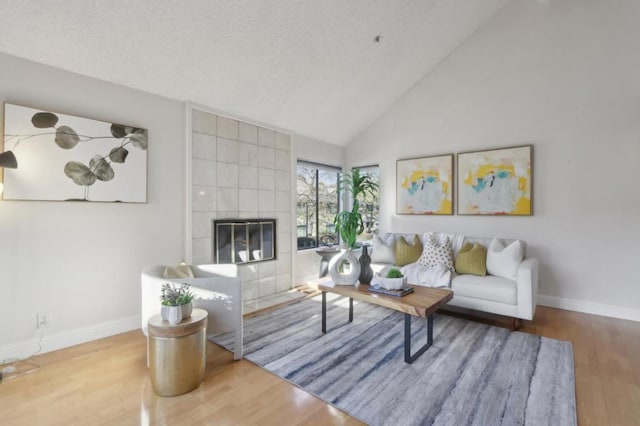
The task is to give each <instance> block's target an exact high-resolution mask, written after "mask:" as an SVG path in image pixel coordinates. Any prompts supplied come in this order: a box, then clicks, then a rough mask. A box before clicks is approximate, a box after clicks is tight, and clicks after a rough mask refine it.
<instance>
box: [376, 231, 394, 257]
mask: <svg viewBox="0 0 640 426" xmlns="http://www.w3.org/2000/svg"><path fill="white" fill-rule="evenodd" d="M371 241H373V246H372V249H373V250H372V251H371V262H372V263H391V264H394V263H395V260H396V240H395V239H393V240H392V241H391V244H389V245H387V244H385V243H384V241H382V238H380V236H379V235H376V234H373V238H372V239H371Z"/></svg>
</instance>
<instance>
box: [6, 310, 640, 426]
mask: <svg viewBox="0 0 640 426" xmlns="http://www.w3.org/2000/svg"><path fill="white" fill-rule="evenodd" d="M520 330H521V331H524V332H529V333H535V334H538V335H542V336H547V337H552V338H556V339H563V340H569V341H571V342H572V343H573V351H574V360H575V371H576V398H577V404H578V421H579V424H581V425H638V424H640V323H638V322H632V321H624V320H616V319H611V318H605V317H599V316H594V315H588V314H581V313H576V312H569V311H562V310H558V309H552V308H545V307H539V308H538V311H537V314H536V319H535V320H534V321H524V323H523V325H522V328H521V329H520ZM435 338H437V336H435ZM145 357H146V340H145V338H144V336H143V334H142V332H141V331H132V332H129V333H125V334H121V335H117V336H113V337H109V338H106V339H101V340H97V341H95V342H90V343H86V344H82V345H78V346H75V347H72V348H67V349H63V350H60V351H56V352H51V353H48V354H44V355H41V356H38V357H36V359H35V361H36V362H37V363H38V364H39V365H40V366H41V368H40V370H39V371H36V372H34V373H31V374H28V375H24V376H21V377H18V378H15V379H12V380H8V381H5V382H3V383H1V384H0V412H1V413H2V417H1V419H0V424H2V425H6V426H8V425H21V426H22V425H86V424H91V425H213V424H215V425H245V424H246V425H254V424H260V425H296V424H308V425H352V424H353V425H355V424H360V422H358V421H357V420H355V419H353V418H352V417H350V416H349V415H347V414H345V413H343V412H341V411H340V410H337V409H335V408H333V407H331V406H330V405H328V404H326V403H324V402H323V401H321V400H320V399H318V398H316V397H314V396H312V395H309V394H307V393H306V392H304V391H302V390H300V389H298V388H296V387H295V386H293V385H291V384H289V383H287V382H285V381H284V380H282V379H280V378H278V377H276V376H274V375H272V374H271V373H269V372H267V371H265V370H263V369H261V368H260V367H257V366H255V365H253V364H251V363H250V362H248V361H244V360H242V361H233V358H232V355H231V353H230V352H228V351H226V350H223V349H221V348H219V347H218V346H216V345H213V344H208V357H207V370H206V377H205V381H204V383H203V384H202V385H201V386H200V387H199V388H198V389H196V390H194V391H193V392H190V393H188V394H186V395H182V396H178V397H173V398H162V397H158V396H155V395H154V393H153V391H152V389H151V383H150V380H149V375H148V371H147V368H146V358H145Z"/></svg>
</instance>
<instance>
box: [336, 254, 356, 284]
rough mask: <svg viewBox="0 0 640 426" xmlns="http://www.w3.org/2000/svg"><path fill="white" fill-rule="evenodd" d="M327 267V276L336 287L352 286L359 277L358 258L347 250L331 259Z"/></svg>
mask: <svg viewBox="0 0 640 426" xmlns="http://www.w3.org/2000/svg"><path fill="white" fill-rule="evenodd" d="M332 260H334V261H332V262H331V265H330V266H329V275H330V276H331V280H332V281H333V282H334V284H336V285H354V284H355V283H357V282H358V277H359V276H360V262H359V261H358V258H357V257H356V256H355V255H354V254H353V253H352V252H351V249H347V250H346V251H345V252H344V253H342V254H341V255H340V256H337V257H335V258H334V259H332Z"/></svg>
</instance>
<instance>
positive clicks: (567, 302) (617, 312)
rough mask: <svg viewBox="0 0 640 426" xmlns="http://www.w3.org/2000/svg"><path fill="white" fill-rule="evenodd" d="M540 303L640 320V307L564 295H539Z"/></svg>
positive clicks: (606, 315)
mask: <svg viewBox="0 0 640 426" xmlns="http://www.w3.org/2000/svg"><path fill="white" fill-rule="evenodd" d="M538 305H541V306H549V307H551V308H558V309H565V310H568V311H576V312H583V313H585V314H593V315H602V316H605V317H611V318H619V319H625V320H631V321H640V309H634V308H625V307H622V306H615V305H607V304H604V303H597V302H589V301H586V300H576V299H567V298H564V297H557V296H547V295H545V294H539V295H538Z"/></svg>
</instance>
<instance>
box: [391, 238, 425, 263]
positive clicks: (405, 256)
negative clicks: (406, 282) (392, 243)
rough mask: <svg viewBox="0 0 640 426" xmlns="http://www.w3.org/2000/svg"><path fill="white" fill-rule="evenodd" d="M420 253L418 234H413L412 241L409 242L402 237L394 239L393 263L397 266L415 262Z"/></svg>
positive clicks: (420, 243)
mask: <svg viewBox="0 0 640 426" xmlns="http://www.w3.org/2000/svg"><path fill="white" fill-rule="evenodd" d="M421 254H422V241H420V237H419V236H418V235H414V236H413V242H412V243H411V244H409V243H408V242H407V240H405V238H404V237H400V238H398V240H397V241H396V250H395V263H396V265H398V266H404V265H408V264H410V263H414V262H417V261H418V259H420V255H421Z"/></svg>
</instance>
